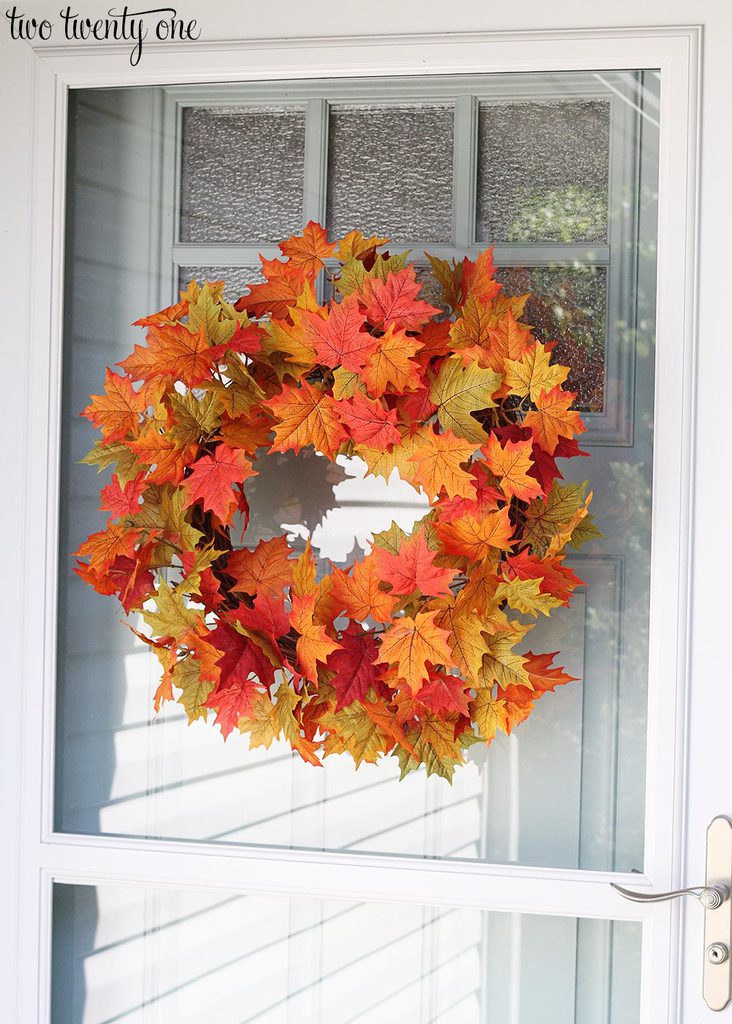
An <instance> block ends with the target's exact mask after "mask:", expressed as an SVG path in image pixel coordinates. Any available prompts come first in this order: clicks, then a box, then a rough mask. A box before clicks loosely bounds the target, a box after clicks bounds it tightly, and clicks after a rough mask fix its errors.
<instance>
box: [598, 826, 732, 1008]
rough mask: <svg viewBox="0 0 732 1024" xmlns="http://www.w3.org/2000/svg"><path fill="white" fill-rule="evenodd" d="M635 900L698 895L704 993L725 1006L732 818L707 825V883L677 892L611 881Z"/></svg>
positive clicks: (729, 989) (730, 962) (730, 970)
mask: <svg viewBox="0 0 732 1024" xmlns="http://www.w3.org/2000/svg"><path fill="white" fill-rule="evenodd" d="M610 884H611V885H612V887H613V889H615V891H616V892H617V893H619V894H620V895H621V896H622V897H623V898H624V899H626V900H633V901H634V902H635V903H663V902H665V901H666V900H675V899H676V898H677V897H678V896H695V897H696V898H697V899H698V900H699V902H700V903H701V905H702V906H703V907H704V982H703V990H702V994H703V996H704V1002H705V1003H706V1004H707V1006H708V1007H709V1009H710V1010H723V1009H724V1008H725V1006H727V1004H728V1003H729V1001H730V997H732V957H730V950H732V900H731V899H730V893H731V892H732V821H731V820H730V819H729V818H725V817H723V816H721V815H720V816H719V817H717V818H714V820H713V821H712V823H711V824H710V826H709V828H708V829H707V884H706V885H695V886H691V887H690V888H688V889H676V890H675V891H674V892H655V893H654V892H634V891H633V890H632V889H624V888H623V886H622V885H615V883H614V882H611V883H610Z"/></svg>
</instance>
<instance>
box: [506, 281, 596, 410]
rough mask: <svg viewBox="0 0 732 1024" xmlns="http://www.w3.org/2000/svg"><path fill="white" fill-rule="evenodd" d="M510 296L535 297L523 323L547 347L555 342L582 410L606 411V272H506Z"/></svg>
mask: <svg viewBox="0 0 732 1024" xmlns="http://www.w3.org/2000/svg"><path fill="white" fill-rule="evenodd" d="M496 277H497V278H498V280H499V281H500V282H501V283H502V285H503V287H504V290H505V291H506V293H507V294H508V295H525V294H526V293H527V292H529V293H530V298H529V300H528V302H527V303H526V314H525V317H524V319H525V320H526V322H527V323H529V324H531V325H532V327H533V328H534V332H535V334H536V336H537V337H538V338H540V339H541V340H542V341H544V342H546V341H556V343H557V344H556V350H555V351H556V359H557V361H558V362H560V363H563V364H564V365H565V366H569V367H570V372H569V376H568V377H567V386H568V387H569V388H571V390H572V391H575V392H576V393H577V402H576V405H577V408H578V409H582V410H583V411H587V412H602V410H603V408H604V405H605V361H606V360H605V334H606V326H605V316H606V311H607V271H606V269H605V267H578V266H575V267H501V268H500V269H499V271H498V273H497V274H496Z"/></svg>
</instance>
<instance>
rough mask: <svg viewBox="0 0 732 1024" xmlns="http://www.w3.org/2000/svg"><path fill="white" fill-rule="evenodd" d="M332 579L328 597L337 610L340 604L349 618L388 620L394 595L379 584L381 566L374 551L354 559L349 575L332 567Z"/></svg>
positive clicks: (393, 602)
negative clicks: (356, 559) (331, 588)
mask: <svg viewBox="0 0 732 1024" xmlns="http://www.w3.org/2000/svg"><path fill="white" fill-rule="evenodd" d="M332 580H333V590H332V600H333V605H334V607H336V608H337V609H338V610H340V609H341V608H343V609H345V612H346V614H347V615H348V616H349V617H350V618H352V619H358V620H360V621H363V620H364V619H368V618H371V619H373V620H374V621H375V622H389V620H390V619H391V615H392V612H393V610H394V605H395V604H396V599H395V598H394V597H393V596H392V595H391V594H389V593H387V592H386V591H385V590H382V589H381V588H380V586H379V584H380V583H381V569H380V568H379V563H378V560H377V557H376V555H375V553H374V552H371V554H369V555H367V556H366V557H365V558H363V559H362V560H361V561H360V562H356V563H355V564H354V566H353V568H352V569H351V572H350V575H349V574H348V573H346V572H344V571H343V569H338V568H336V569H334V570H333V574H332Z"/></svg>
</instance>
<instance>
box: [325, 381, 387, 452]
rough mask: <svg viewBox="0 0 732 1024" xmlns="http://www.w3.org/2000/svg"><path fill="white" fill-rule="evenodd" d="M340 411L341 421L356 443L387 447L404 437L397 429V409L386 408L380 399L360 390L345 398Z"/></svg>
mask: <svg viewBox="0 0 732 1024" xmlns="http://www.w3.org/2000/svg"><path fill="white" fill-rule="evenodd" d="M338 412H339V415H340V417H341V423H343V424H345V426H346V429H347V430H348V431H349V433H350V435H351V437H352V438H353V440H354V441H355V442H356V444H365V445H368V447H369V448H386V447H387V446H388V445H390V444H397V443H398V442H399V441H401V439H402V435H401V434H400V433H399V431H398V429H397V414H396V410H395V409H391V410H388V409H386V408H385V407H384V405H383V404H382V402H380V401H379V400H378V399H373V398H367V397H366V396H365V395H363V394H361V392H360V391H354V393H353V396H352V397H351V398H347V399H344V400H343V401H342V402H341V403H340V405H339V406H338Z"/></svg>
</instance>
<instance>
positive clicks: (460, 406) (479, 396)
mask: <svg viewBox="0 0 732 1024" xmlns="http://www.w3.org/2000/svg"><path fill="white" fill-rule="evenodd" d="M502 379H503V378H502V376H501V374H500V373H495V372H494V371H493V370H487V369H482V368H481V367H480V366H479V365H478V364H477V363H472V364H471V365H469V366H463V362H462V360H461V358H460V356H450V357H449V358H448V359H446V360H445V361H444V362H443V364H442V366H441V367H440V369H439V372H438V373H437V376H431V377H430V398H431V399H432V401H433V402H434V403H435V405H436V406H437V418H438V420H439V421H440V424H441V425H442V426H443V427H444V428H445V429H446V430H447V429H448V428H449V429H450V430H452V431H453V432H454V433H455V434H456V435H457V436H458V437H464V438H466V440H468V441H475V442H476V443H478V444H482V443H483V442H484V441H485V440H486V433H485V431H484V430H483V427H482V426H481V424H480V423H479V422H478V420H477V419H475V417H474V416H472V415H471V413H474V412H480V411H481V410H483V409H492V408H494V407H495V405H496V403H495V401H494V400H493V395H494V394H495V393H496V391H497V390H498V388H499V387H500V386H501V381H502Z"/></svg>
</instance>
